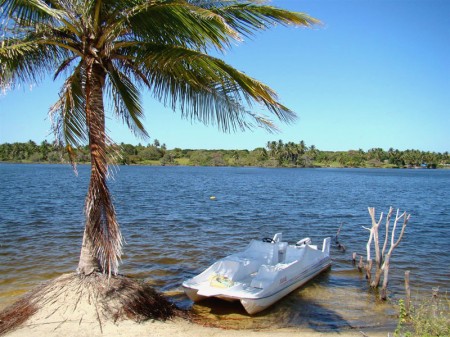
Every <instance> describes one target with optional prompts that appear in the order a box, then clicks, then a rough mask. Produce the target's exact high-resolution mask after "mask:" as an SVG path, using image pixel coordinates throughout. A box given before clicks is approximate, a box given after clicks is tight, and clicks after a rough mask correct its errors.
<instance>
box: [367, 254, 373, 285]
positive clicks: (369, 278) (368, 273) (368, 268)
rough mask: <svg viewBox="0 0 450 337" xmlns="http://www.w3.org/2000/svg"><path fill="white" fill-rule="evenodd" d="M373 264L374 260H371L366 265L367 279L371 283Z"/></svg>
mask: <svg viewBox="0 0 450 337" xmlns="http://www.w3.org/2000/svg"><path fill="white" fill-rule="evenodd" d="M372 263H373V262H372V259H370V260H369V261H367V264H366V279H367V280H368V281H369V283H370V280H371V279H372Z"/></svg>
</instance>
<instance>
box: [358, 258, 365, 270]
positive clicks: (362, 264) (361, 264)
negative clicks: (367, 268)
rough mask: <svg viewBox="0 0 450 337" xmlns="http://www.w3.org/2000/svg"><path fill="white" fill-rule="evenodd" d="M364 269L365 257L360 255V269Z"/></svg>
mask: <svg viewBox="0 0 450 337" xmlns="http://www.w3.org/2000/svg"><path fill="white" fill-rule="evenodd" d="M363 269H364V262H363V257H362V256H360V257H359V264H358V270H359V272H360V273H362V271H363Z"/></svg>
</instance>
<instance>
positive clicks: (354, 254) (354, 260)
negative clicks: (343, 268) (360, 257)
mask: <svg viewBox="0 0 450 337" xmlns="http://www.w3.org/2000/svg"><path fill="white" fill-rule="evenodd" d="M352 264H353V265H354V266H356V253H355V252H354V253H353V255H352Z"/></svg>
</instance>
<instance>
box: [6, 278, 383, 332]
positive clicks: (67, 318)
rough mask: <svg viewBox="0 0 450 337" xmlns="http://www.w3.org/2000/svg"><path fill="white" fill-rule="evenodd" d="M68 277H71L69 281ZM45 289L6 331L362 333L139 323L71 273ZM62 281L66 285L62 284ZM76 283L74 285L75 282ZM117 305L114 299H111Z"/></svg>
mask: <svg viewBox="0 0 450 337" xmlns="http://www.w3.org/2000/svg"><path fill="white" fill-rule="evenodd" d="M65 279H67V280H69V281H68V282H67V281H65ZM58 280H61V282H60V283H58V282H55V283H52V284H50V285H49V286H47V287H46V288H45V289H43V290H42V294H44V295H43V296H41V297H39V304H40V305H39V307H40V308H41V309H39V310H38V311H37V312H36V313H35V314H34V315H33V316H32V317H30V318H29V319H28V321H26V322H25V323H23V324H22V326H20V327H19V328H17V329H16V330H14V331H11V332H10V333H8V334H6V336H9V337H31V336H33V337H52V336H55V337H56V336H58V337H66V336H67V337H68V336H77V337H83V336H89V337H95V336H125V337H135V336H136V337H137V336H155V337H178V336H180V337H181V336H183V337H208V336H218V337H226V336H230V337H234V336H240V337H241V336H254V337H269V336H270V337H291V336H302V337H334V336H336V337H337V336H339V337H356V336H358V337H362V336H363V334H361V333H360V332H359V331H355V330H343V331H335V332H327V333H323V332H317V331H314V330H312V329H301V330H299V329H295V328H284V329H273V330H260V331H254V330H224V329H220V328H212V327H204V326H201V325H198V324H194V323H190V322H188V321H186V320H183V319H181V318H176V319H172V320H168V321H166V322H162V321H155V320H153V321H151V320H150V321H146V322H143V323H136V322H134V321H131V320H122V321H118V322H113V320H112V319H111V311H110V310H109V309H110V308H111V306H109V307H108V309H104V307H103V306H102V302H101V300H99V299H98V298H97V295H96V292H93V291H92V290H91V289H90V288H89V287H81V286H80V284H81V283H80V282H72V283H70V282H71V281H70V280H75V281H76V279H75V278H73V277H72V276H71V275H70V274H66V275H62V276H61V277H60V278H58V279H57V280H56V281H58ZM61 284H62V285H63V286H61ZM74 285H75V286H74ZM112 305H113V306H114V303H112ZM367 335H368V336H370V337H381V336H383V337H386V336H387V332H384V333H381V332H377V333H368V334H367Z"/></svg>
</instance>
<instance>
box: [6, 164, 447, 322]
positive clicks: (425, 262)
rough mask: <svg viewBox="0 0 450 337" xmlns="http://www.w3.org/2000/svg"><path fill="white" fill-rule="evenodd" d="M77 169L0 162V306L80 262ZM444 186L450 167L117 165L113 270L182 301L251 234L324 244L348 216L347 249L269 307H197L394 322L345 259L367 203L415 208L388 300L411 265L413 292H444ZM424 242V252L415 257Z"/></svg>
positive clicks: (357, 245)
mask: <svg viewBox="0 0 450 337" xmlns="http://www.w3.org/2000/svg"><path fill="white" fill-rule="evenodd" d="M79 172H80V174H79V176H78V177H75V176H74V175H73V174H72V172H71V170H70V168H68V167H67V166H62V165H4V164H0V186H1V187H2V188H1V189H0V308H1V307H4V306H6V304H8V303H10V302H11V301H12V300H14V299H15V298H17V296H19V295H21V294H23V293H24V292H25V291H27V290H29V289H30V288H31V287H33V286H35V285H36V284H39V283H40V282H42V281H45V280H48V279H51V278H54V277H56V276H57V275H60V274H62V273H65V272H72V271H74V269H75V268H76V265H77V262H78V257H79V249H80V246H81V236H82V233H83V221H84V220H83V211H82V210H83V203H84V197H85V193H86V190H87V184H88V178H89V177H88V174H89V170H88V167H83V166H82V167H80V168H79ZM449 182H450V170H449V171H437V170H435V171H428V170H422V171H417V170H416V171H413V170H377V169H374V170H321V169H314V170H309V169H305V170H303V169H302V170H288V169H257V168H195V167H194V168H192V167H121V168H120V170H119V172H118V173H117V174H116V177H115V180H114V181H112V182H111V185H110V186H111V190H112V192H113V195H114V197H115V199H114V201H115V205H116V208H117V215H118V219H119V222H120V224H121V226H122V231H123V235H124V238H125V240H126V244H125V247H124V251H125V255H124V256H123V265H122V267H121V272H122V273H123V274H126V275H130V276H133V277H136V278H140V279H143V280H145V281H147V282H149V283H151V284H152V285H153V286H154V287H155V288H157V289H158V290H159V291H162V292H164V293H165V294H166V295H167V296H169V297H170V298H171V299H172V300H173V301H175V302H176V303H177V304H178V305H180V306H181V307H184V308H188V307H191V306H192V303H191V302H190V301H189V300H188V299H187V297H186V296H184V294H183V292H182V289H181V287H180V285H181V283H182V281H183V280H185V279H187V278H189V277H192V276H194V275H196V274H197V273H199V272H200V271H202V270H203V269H205V268H206V267H207V266H209V265H210V264H211V263H212V262H214V261H215V260H217V259H219V258H221V257H223V256H225V255H228V254H231V253H234V252H236V251H239V250H241V249H242V248H243V247H245V245H246V244H247V243H248V242H249V241H250V240H251V239H253V238H262V237H267V236H269V237H270V236H272V235H273V234H274V233H275V232H283V237H284V239H286V240H287V241H289V242H291V243H293V242H296V241H298V240H299V239H301V238H303V237H311V238H312V240H313V242H314V243H319V244H321V242H322V239H323V238H324V237H326V236H334V235H335V233H336V231H337V229H338V228H339V225H340V224H341V223H344V226H343V228H342V231H341V233H340V241H341V242H342V243H343V244H345V246H346V247H347V251H346V252H345V253H344V252H342V251H339V250H338V249H337V248H336V247H333V248H332V252H331V253H332V259H333V266H332V268H331V270H330V271H328V272H326V273H324V274H322V275H321V276H320V277H318V278H316V279H315V280H313V281H311V282H309V283H308V284H307V285H305V286H304V287H302V288H300V289H298V290H296V291H294V292H293V293H292V294H290V295H289V296H287V297H286V298H284V299H283V300H282V301H280V302H278V303H277V304H275V305H274V306H273V307H271V308H269V309H268V310H266V311H264V312H262V313H260V314H258V315H256V316H254V317H250V316H248V315H247V314H246V313H245V312H244V310H243V309H242V308H241V307H240V305H239V304H238V303H234V304H233V303H232V304H230V303H228V302H221V301H206V302H204V303H202V304H196V305H194V306H193V310H194V311H195V312H197V313H198V314H200V315H201V316H202V317H204V319H205V320H206V321H207V322H210V323H211V324H220V325H222V326H226V327H230V328H252V329H254V328H265V327H269V326H270V327H290V326H304V327H311V328H314V329H316V330H319V331H327V330H329V329H345V328H359V327H370V328H377V327H386V326H392V324H394V322H395V319H396V318H395V310H394V308H393V307H392V305H391V304H389V303H378V302H376V301H375V300H374V299H375V297H376V296H375V295H374V294H371V293H370V291H369V289H368V287H367V282H366V280H365V279H364V277H363V275H361V274H359V273H358V271H357V270H356V268H355V267H354V266H352V264H351V255H352V252H354V251H355V252H357V253H358V254H361V255H363V254H364V253H365V243H366V241H367V231H365V230H364V229H362V226H369V225H370V217H369V215H368V213H367V206H374V207H376V209H377V214H379V212H380V211H385V212H386V211H387V210H388V208H389V206H391V205H392V206H393V207H399V208H401V210H407V211H408V212H410V213H411V214H412V217H411V220H410V223H409V225H408V229H407V233H406V235H405V237H404V239H403V241H402V242H401V244H400V246H399V247H398V248H397V250H396V251H395V252H394V255H393V259H392V262H391V280H390V285H389V291H390V293H389V294H390V297H391V298H392V299H393V303H395V302H396V301H397V300H398V298H401V297H402V296H403V274H404V271H405V270H411V286H412V290H413V294H429V292H430V290H431V288H432V287H434V286H440V287H441V291H442V292H445V291H446V290H448V286H449V275H448V271H447V270H445V268H442V266H448V265H450V256H449V254H442V247H443V246H446V245H447V238H448V237H450V226H448V224H449V223H450V215H449V213H448V209H450V203H449V200H450V198H449V193H450V192H449V191H450V189H449V188H448V187H450V184H449ZM211 195H215V196H216V197H217V199H216V200H215V201H211V200H210V198H209V197H210V196H211ZM423 247H426V251H427V254H417V253H416V252H417V250H418V249H419V248H420V250H421V251H423ZM427 296H428V295H427Z"/></svg>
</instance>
